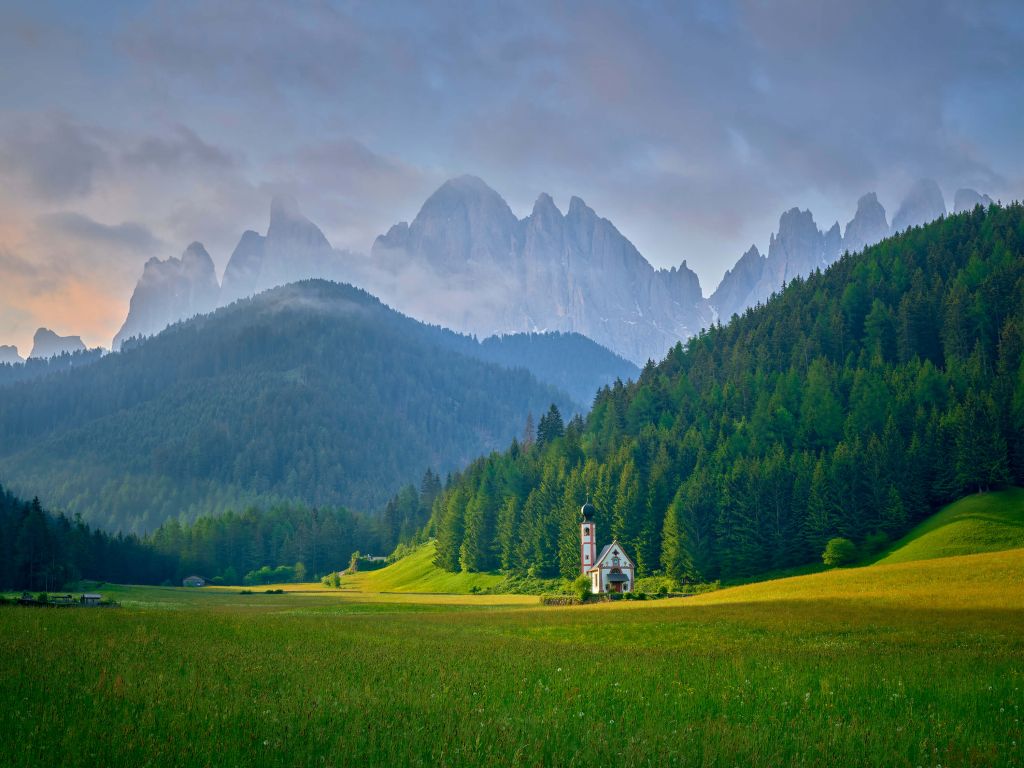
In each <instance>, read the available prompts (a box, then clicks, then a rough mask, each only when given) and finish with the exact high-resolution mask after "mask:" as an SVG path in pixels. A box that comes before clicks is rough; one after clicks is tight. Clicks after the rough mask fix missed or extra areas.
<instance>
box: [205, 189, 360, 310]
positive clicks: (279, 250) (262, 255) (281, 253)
mask: <svg viewBox="0 0 1024 768" xmlns="http://www.w3.org/2000/svg"><path fill="white" fill-rule="evenodd" d="M344 256H345V254H344V253H340V252H338V251H335V250H334V249H333V248H332V247H331V244H330V243H329V242H327V238H326V237H324V233H323V232H321V231H320V228H319V227H317V226H316V224H314V223H313V222H311V221H310V220H309V219H307V218H306V217H305V216H303V215H302V212H301V211H300V210H299V206H298V204H297V203H296V202H295V200H294V199H292V198H291V197H287V196H283V195H279V196H277V197H275V198H274V199H273V201H272V202H271V204H270V226H269V227H267V234H266V235H259V234H257V233H256V232H253V231H252V230H247V231H246V232H243V233H242V238H241V239H240V240H239V241H238V245H237V246H235V250H234V252H233V253H232V254H231V258H230V259H229V260H228V264H227V267H226V268H225V270H224V281H223V285H222V286H221V303H222V304H230V303H231V302H232V301H235V300H236V299H241V298H244V297H246V296H252V295H254V294H256V293H259V292H261V291H265V290H267V289H268V288H273V287H275V286H278V285H284V284H285V283H291V282H295V281H296V280H303V279H305V278H310V277H326V278H332V279H337V278H338V277H339V276H340V275H341V272H342V270H341V264H342V261H341V260H342V259H343V258H344Z"/></svg>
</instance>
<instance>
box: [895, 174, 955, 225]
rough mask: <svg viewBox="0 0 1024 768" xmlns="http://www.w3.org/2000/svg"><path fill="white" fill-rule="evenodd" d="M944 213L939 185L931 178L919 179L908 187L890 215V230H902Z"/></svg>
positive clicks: (944, 206) (924, 222) (944, 208)
mask: <svg viewBox="0 0 1024 768" xmlns="http://www.w3.org/2000/svg"><path fill="white" fill-rule="evenodd" d="M945 215H946V201H945V200H944V199H943V197H942V190H941V189H939V185H938V184H936V183H935V182H934V181H933V180H932V179H921V180H920V181H918V182H916V183H915V184H914V186H912V187H911V188H910V191H909V192H907V196H906V197H905V198H903V202H902V203H900V207H899V209H898V210H897V211H896V215H895V216H893V217H892V231H893V232H902V231H903V230H905V229H907V228H908V227H916V226H919V225H921V224H927V223H928V222H929V221H935V219H937V218H939V217H940V216H945Z"/></svg>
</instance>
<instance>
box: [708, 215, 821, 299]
mask: <svg viewBox="0 0 1024 768" xmlns="http://www.w3.org/2000/svg"><path fill="white" fill-rule="evenodd" d="M832 239H833V240H834V233H833V237H832ZM826 246H828V247H830V248H834V247H835V244H834V242H832V241H830V240H828V239H827V238H826V236H825V233H823V232H822V231H821V230H820V229H818V225H817V224H815V223H814V216H813V215H812V214H811V212H810V211H801V210H799V209H798V208H790V209H789V210H788V211H786V212H785V213H784V214H782V216H781V217H780V218H779V231H778V233H777V234H774V235H772V236H771V239H770V240H769V242H768V258H767V259H766V261H765V265H764V272H763V273H762V275H761V279H760V281H758V283H757V285H756V286H755V287H754V290H753V293H752V298H753V300H754V301H755V302H758V301H766V300H767V299H768V297H769V296H771V295H772V294H773V293H775V292H776V291H778V290H780V289H781V288H782V286H783V285H785V284H786V283H788V282H790V281H791V280H792V279H793V278H795V277H803V276H806V275H808V274H810V273H811V272H812V271H813V270H815V269H817V268H820V267H826V266H828V264H829V263H830V262H829V261H828V258H829V257H831V258H833V260H834V258H835V256H834V255H833V254H831V253H828V252H827V251H826ZM723 314H724V313H723Z"/></svg>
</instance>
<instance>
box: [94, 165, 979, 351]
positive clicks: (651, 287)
mask: <svg viewBox="0 0 1024 768" xmlns="http://www.w3.org/2000/svg"><path fill="white" fill-rule="evenodd" d="M990 203H991V199H990V198H989V197H988V196H987V195H982V194H979V193H978V192H976V191H974V190H971V189H960V190H958V191H957V192H956V194H955V196H954V210H956V211H961V210H967V209H970V208H973V207H974V206H975V205H983V206H985V205H988V204H990ZM945 213H946V207H945V200H944V198H943V195H942V192H941V190H940V189H939V187H938V184H936V183H935V182H934V181H930V180H922V181H919V182H918V183H916V184H915V185H914V186H913V187H912V188H911V189H910V191H909V193H908V194H907V196H906V197H905V198H904V200H903V201H902V202H901V204H900V205H899V207H898V209H897V211H896V214H895V215H894V216H893V223H892V225H891V226H890V224H889V222H888V219H887V215H886V211H885V209H884V208H883V207H882V205H881V204H880V203H879V201H878V198H877V196H876V195H875V194H874V193H869V194H866V195H864V196H862V197H861V198H860V199H859V200H858V202H857V210H856V213H855V214H854V216H853V218H852V219H851V220H850V221H849V222H848V223H847V224H846V227H845V229H844V230H843V229H841V228H840V226H839V223H838V222H836V223H834V224H833V225H832V226H831V227H830V228H829V229H827V230H825V231H822V230H821V229H819V228H818V226H817V224H816V223H815V221H814V217H813V214H812V213H811V212H810V211H808V210H800V209H798V208H792V209H790V210H788V211H786V212H785V213H783V214H782V216H781V218H780V219H779V226H778V231H777V232H775V233H774V234H772V235H771V237H770V239H769V245H768V251H767V253H766V254H763V255H762V254H761V253H760V252H759V250H758V249H757V247H756V246H751V248H750V249H749V250H748V251H747V252H746V253H744V254H743V255H742V256H741V257H740V259H739V260H738V261H737V262H736V264H735V265H734V266H733V267H732V269H730V270H728V271H727V272H726V273H725V276H724V277H723V279H722V281H721V283H720V284H719V286H718V288H717V289H716V290H715V291H714V292H713V293H712V294H711V296H710V297H708V298H707V299H705V298H704V296H703V294H702V290H701V286H700V281H699V280H698V278H697V275H696V274H695V273H694V272H693V271H692V270H690V269H689V268H688V267H687V265H686V262H685V261H683V262H682V263H681V264H680V266H678V267H674V268H671V269H655V268H654V267H653V266H651V264H650V263H649V262H648V261H647V260H646V259H645V258H644V257H643V255H641V254H640V252H639V251H638V250H637V249H636V248H635V247H634V246H633V244H632V243H631V242H630V241H629V240H628V239H627V238H626V237H625V236H624V235H623V234H622V233H621V232H620V231H619V230H618V229H617V228H616V227H615V226H614V225H613V224H612V223H611V222H610V221H608V220H607V219H605V218H602V217H600V216H598V215H597V214H596V213H595V212H594V211H593V209H591V208H590V207H589V206H587V205H586V203H584V202H583V200H581V199H580V198H578V197H573V198H572V199H571V200H570V202H569V206H568V210H567V211H566V212H565V213H564V214H563V213H562V212H561V211H560V210H559V209H558V207H557V206H556V205H555V203H554V201H553V200H552V198H551V197H550V196H549V195H547V194H542V195H540V196H539V197H538V198H537V201H536V202H535V204H534V206H533V210H532V211H531V212H530V214H529V215H528V216H526V217H525V218H522V219H519V218H517V217H516V215H515V214H514V213H513V212H512V210H511V208H510V207H509V205H508V204H507V203H506V202H505V200H504V199H503V198H502V197H501V195H499V194H498V193H497V192H495V191H494V190H493V189H491V188H490V187H489V186H487V184H486V183H484V182H483V181H482V180H481V179H479V178H476V177H474V176H461V177H458V178H455V179H452V180H450V181H447V182H445V183H444V184H443V185H441V187H440V188H439V189H437V190H436V191H435V192H434V193H433V194H432V195H431V196H430V197H429V198H428V199H427V200H426V202H425V203H424V204H423V206H422V208H421V209H420V211H419V213H418V214H417V215H416V217H415V218H414V219H413V220H412V222H411V223H406V222H400V223H398V224H396V225H394V226H393V227H391V229H389V230H388V232H387V233H385V234H383V235H381V236H379V237H378V238H377V239H376V241H375V242H374V243H373V246H372V249H371V252H370V254H369V255H368V256H367V255H363V254H358V253H354V252H351V251H343V250H338V249H335V248H333V247H332V246H331V244H330V242H329V241H328V240H327V238H326V237H325V236H324V234H323V232H322V231H321V230H320V229H319V228H318V227H317V226H316V225H315V224H314V223H313V222H311V221H310V220H309V219H307V218H306V217H305V216H303V215H302V213H301V211H300V210H299V208H298V205H297V204H296V202H295V201H294V200H292V199H290V198H288V197H284V196H279V197H275V198H274V200H273V201H272V203H271V207H270V222H269V226H268V228H267V231H266V234H264V235H261V234H259V233H257V232H254V231H251V230H250V231H246V232H244V233H243V234H242V236H241V237H240V239H239V241H238V245H237V246H236V247H235V249H234V251H233V252H232V254H231V257H230V259H229V261H228V263H227V266H226V268H225V270H224V277H223V281H222V282H221V283H220V284H218V282H217V278H216V271H215V269H214V263H213V260H212V259H211V258H210V256H209V254H208V253H207V252H206V250H205V249H204V248H203V246H202V245H201V244H200V243H193V244H191V245H190V246H189V247H188V248H187V249H186V250H185V252H184V254H183V255H182V256H181V258H171V259H167V260H159V259H150V260H149V261H148V262H147V263H146V265H145V267H144V269H143V274H142V277H141V279H140V280H139V283H138V285H137V286H136V288H135V292H134V294H133V296H132V300H131V306H130V309H129V313H128V316H127V318H126V320H125V323H124V326H123V327H122V328H121V330H120V331H119V332H118V334H117V336H116V337H115V338H114V342H113V346H114V348H115V349H117V348H120V346H121V345H122V344H123V343H124V342H125V341H126V340H127V339H129V338H131V337H135V336H150V335H153V334H155V333H158V332H159V331H161V330H162V329H163V328H165V327H166V326H167V325H169V324H170V323H172V322H174V321H176V320H179V319H183V318H186V317H191V316H193V315H196V314H201V313H204V312H207V311H209V310H211V309H213V308H215V307H217V306H224V305H226V304H229V303H231V302H232V301H235V300H237V299H240V298H244V297H247V296H251V295H254V294H256V293H258V292H260V291H262V290H265V289H267V288H271V287H274V286H277V285H281V284H284V283H288V282H291V281H294V280H299V279H304V278H310V277H322V278H327V279H332V280H338V281H343V282H349V283H352V284H355V285H359V286H360V287H363V288H365V289H366V290H368V291H369V292H371V293H372V294H374V295H375V296H378V297H380V298H381V300H382V301H384V302H386V303H387V304H389V305H391V306H394V307H396V308H397V309H399V310H400V311H402V312H405V313H406V314H409V315H411V316H413V317H416V318H418V319H420V320H423V321H425V322H429V323H435V324H438V325H443V326H445V327H447V328H451V329H453V330H456V331H459V332H464V333H471V334H475V335H478V336H490V335H493V334H509V333H517V332H540V331H563V332H575V333H580V334H583V335H585V336H587V337H588V338H590V339H593V340H594V341H596V342H598V343H599V344H602V345H603V346H606V347H608V348H609V349H611V350H613V351H614V352H616V353H618V354H619V355H622V356H623V357H625V358H627V359H629V360H631V361H633V362H634V363H637V364H642V363H644V362H645V361H646V360H648V359H655V360H658V359H661V358H662V357H663V356H664V354H665V352H666V351H667V350H668V349H669V348H670V347H671V346H672V345H674V344H675V343H676V342H678V341H681V340H685V339H687V338H689V337H690V336H692V335H694V334H695V333H697V332H698V331H699V330H700V329H702V328H706V327H708V326H710V325H711V324H712V323H713V322H714V320H715V318H717V317H720V318H725V319H727V318H729V317H731V316H732V315H733V314H734V313H741V312H743V310H745V309H746V308H747V307H750V306H753V305H755V304H757V303H758V302H764V301H765V300H766V299H767V298H768V297H769V296H770V295H771V294H772V293H774V292H776V291H778V290H779V289H781V288H782V286H783V285H784V284H786V283H787V282H789V281H791V280H793V279H794V278H796V277H806V276H807V275H809V274H810V273H811V272H813V271H814V270H815V269H821V268H824V267H827V266H828V265H829V264H831V263H833V262H834V261H836V260H837V259H838V258H839V256H840V255H842V253H843V252H845V251H850V252H856V251H860V250H862V249H863V248H864V247H866V246H868V245H871V244H873V243H876V242H878V241H880V240H882V239H883V238H885V237H887V236H888V235H889V234H892V233H894V232H899V231H903V230H904V229H906V228H908V227H911V226H915V225H919V224H923V223H925V222H928V221H932V220H934V219H936V218H939V217H941V216H942V215H944V214H945Z"/></svg>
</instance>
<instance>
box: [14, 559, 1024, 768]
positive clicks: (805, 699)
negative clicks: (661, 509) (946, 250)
mask: <svg viewBox="0 0 1024 768" xmlns="http://www.w3.org/2000/svg"><path fill="white" fill-rule="evenodd" d="M294 586H295V585H293V587H294ZM305 586H306V589H304V590H300V589H294V588H293V589H292V590H291V591H289V592H286V593H285V594H279V595H267V594H262V593H256V594H252V595H242V594H239V593H238V590H229V589H200V590H186V589H180V588H145V587H124V588H122V587H117V588H111V587H105V588H104V589H103V592H104V593H105V594H108V595H110V596H111V597H114V598H115V599H117V600H119V601H121V603H122V606H123V607H122V608H120V609H93V610H84V609H22V608H13V607H8V608H4V609H0V703H2V707H0V728H2V730H3V733H4V734H5V738H4V739H3V740H2V741H0V765H4V766H39V765H62V766H74V765H89V766H93V765H104V766H231V765H243V764H244V765H267V766H305V765H317V766H342V765H366V766H376V765H395V766H397V765H438V766H462V765H467V766H468V765H522V766H541V765H575V766H590V765H593V764H594V763H595V761H596V762H597V763H599V764H600V763H606V762H611V761H617V762H628V763H630V764H633V765H650V766H668V765H679V766H684V765H688V766H697V765H708V766H734V765H741V766H743V765H752V766H776V765H778V766H782V765H787V766H788V765H797V766H799V765H844V766H858V765H863V766H879V765H894V766H925V765H927V766H938V765H942V766H957V765H986V766H997V765H998V766H1012V765H1020V764H1021V763H1022V762H1024V750H1022V744H1024V732H1022V729H1021V720H1020V718H1021V706H1022V705H1024V693H1022V689H1024V550H1012V551H1007V552H1002V553H989V554H978V555H970V556H961V557H953V558H944V559H936V560H925V561H920V562H908V563H900V564H895V565H876V566H871V567H867V568H857V569H848V570H840V571H831V572H826V573H820V574H813V575H810V576H802V577H795V578H790V579H783V580H779V581H772V582H765V583H762V584H752V585H746V586H742V587H737V588H733V589H725V590H721V591H719V592H715V593H710V594H706V595H701V596H698V597H692V598H683V599H674V600H662V601H654V602H646V603H641V602H633V603H615V604H599V605H593V606H583V607H573V608H542V607H540V606H538V605H537V598H536V597H526V596H515V595H487V596H477V595H424V594H411V593H406V594H386V595H381V594H371V593H359V592H352V591H339V590H326V589H322V588H318V586H314V585H305Z"/></svg>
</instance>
